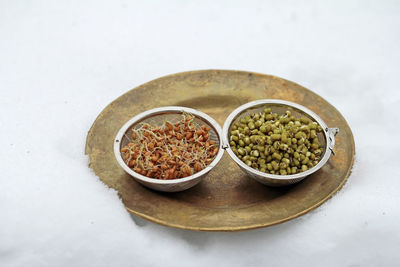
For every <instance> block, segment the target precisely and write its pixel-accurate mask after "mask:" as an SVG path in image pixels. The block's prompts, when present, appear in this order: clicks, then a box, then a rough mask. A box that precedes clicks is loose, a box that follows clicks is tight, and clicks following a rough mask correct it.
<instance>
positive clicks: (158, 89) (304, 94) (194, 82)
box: [86, 70, 355, 231]
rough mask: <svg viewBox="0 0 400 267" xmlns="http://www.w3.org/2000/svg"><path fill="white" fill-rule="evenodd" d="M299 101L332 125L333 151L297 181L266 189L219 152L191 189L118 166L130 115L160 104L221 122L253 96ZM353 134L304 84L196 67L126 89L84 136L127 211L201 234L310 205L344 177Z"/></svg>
mask: <svg viewBox="0 0 400 267" xmlns="http://www.w3.org/2000/svg"><path fill="white" fill-rule="evenodd" d="M263 98H275V99H283V100H288V101H292V102H296V103H299V104H301V105H303V106H305V107H307V108H309V109H311V110H312V111H314V112H315V113H316V114H318V115H319V116H320V117H321V118H322V119H323V120H324V121H325V122H326V124H327V125H328V126H329V127H338V128H339V129H340V132H339V134H338V135H337V136H336V145H335V153H336V155H335V156H331V158H330V159H329V161H328V163H327V164H325V165H324V167H323V168H322V169H320V170H319V171H317V172H316V173H314V174H312V175H310V176H309V177H307V178H306V179H304V180H303V181H301V182H300V183H298V184H295V185H292V186H287V187H281V188H272V187H267V186H265V185H262V184H260V183H258V182H256V181H255V180H253V179H251V178H249V177H247V176H246V175H245V174H244V173H243V172H242V171H241V170H240V169H239V167H238V166H237V165H236V164H235V163H234V162H233V161H232V160H231V159H230V157H229V155H227V153H225V155H224V156H223V158H222V160H221V161H220V162H219V164H218V165H217V166H216V167H215V168H214V169H213V170H212V171H211V172H210V173H209V174H208V176H207V177H206V178H204V180H203V181H202V182H200V183H199V184H198V185H196V186H195V187H193V188H191V189H189V190H186V191H183V192H178V193H160V192H156V191H152V190H150V189H147V188H145V187H143V186H141V185H140V184H139V183H137V182H135V181H134V180H133V178H132V177H131V176H129V175H128V174H126V173H125V172H124V170H123V169H122V168H121V167H120V166H119V165H118V163H117V161H116V159H115V157H114V153H113V140H114V137H115V135H116V134H117V132H118V130H119V129H120V127H121V126H122V125H123V124H124V123H125V122H126V121H127V120H129V119H130V118H131V117H133V116H134V115H136V114H138V113H140V112H143V111H145V110H148V109H152V108H155V107H160V106H186V107H191V108H195V109H198V110H201V111H203V112H205V113H207V114H208V115H210V116H211V117H213V118H215V119H216V120H217V121H218V123H219V124H220V125H223V123H224V120H225V119H226V117H227V116H228V115H229V113H230V112H231V111H233V110H234V109H235V108H236V107H238V106H240V105H242V104H244V103H246V102H249V101H253V100H257V99H263ZM354 151H355V147H354V139H353V135H352V132H351V130H350V127H349V125H348V124H347V122H346V121H345V119H344V118H343V116H342V115H341V114H340V113H339V112H338V111H337V110H336V109H335V108H334V107H333V106H332V105H330V104H329V103H328V102H327V101H326V100H324V99H323V98H321V97H320V96H318V95H316V94H315V93H313V92H311V91H310V90H307V89H306V88H304V87H302V86H300V85H298V84H296V83H293V82H290V81H287V80H284V79H281V78H278V77H275V76H270V75H264V74H258V73H252V72H244V71H226V70H203V71H191V72H184V73H178V74H174V75H169V76H165V77H162V78H159V79H156V80H153V81H151V82H148V83H146V84H143V85H140V86H139V87H137V88H135V89H133V90H131V91H129V92H127V93H126V94H124V95H122V96H121V97H119V98H117V99H116V100H115V101H113V102H112V103H111V104H110V105H108V106H107V107H106V108H105V109H104V110H103V111H102V112H101V113H100V115H99V116H98V117H97V119H96V121H95V122H94V124H93V126H92V127H91V129H90V131H89V133H88V136H87V140H86V154H87V155H89V158H90V164H89V166H90V167H91V168H92V169H93V170H94V172H95V173H96V175H98V177H99V178H100V180H101V181H102V182H103V183H105V184H106V185H108V186H110V187H112V188H114V189H116V190H117V191H118V193H119V195H120V197H121V199H122V201H123V203H124V205H125V207H126V209H127V210H128V211H129V212H131V213H133V214H135V215H138V216H140V217H143V218H145V219H148V220H150V221H153V222H156V223H159V224H162V225H167V226H171V227H176V228H182V229H190V230H200V231H238V230H246V229H253V228H259V227H266V226H270V225H274V224H278V223H282V222H285V221H288V220H290V219H293V218H296V217H298V216H300V215H303V214H305V213H307V212H309V211H310V210H312V209H315V208H316V207H318V206H319V205H321V204H322V203H323V202H325V201H326V200H327V199H329V198H330V197H331V196H332V195H333V194H334V193H335V192H336V191H338V190H339V189H340V188H341V187H342V186H343V184H344V183H345V182H346V180H347V177H348V176H349V175H350V172H351V168H352V166H353V161H354Z"/></svg>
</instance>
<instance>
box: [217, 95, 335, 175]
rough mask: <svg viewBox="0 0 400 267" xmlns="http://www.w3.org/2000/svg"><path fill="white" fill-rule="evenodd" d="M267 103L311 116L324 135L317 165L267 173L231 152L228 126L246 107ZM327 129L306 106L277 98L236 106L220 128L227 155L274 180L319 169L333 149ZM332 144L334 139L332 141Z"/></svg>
mask: <svg viewBox="0 0 400 267" xmlns="http://www.w3.org/2000/svg"><path fill="white" fill-rule="evenodd" d="M268 104H278V105H285V106H288V107H292V108H295V109H298V110H300V111H302V112H304V113H305V114H307V115H309V116H310V117H311V118H313V119H314V120H315V121H316V122H317V123H318V124H319V125H320V126H321V127H322V129H323V133H324V135H325V152H324V156H323V157H322V158H321V160H320V161H319V162H318V164H317V165H315V166H314V167H312V168H311V169H308V170H307V171H304V172H300V173H296V174H290V175H276V174H269V173H264V172H261V171H258V170H256V169H254V168H251V167H249V166H247V165H246V164H245V163H244V162H243V161H241V160H240V159H239V158H238V157H237V156H236V155H235V153H233V151H232V149H231V147H230V144H229V137H228V134H229V128H230V126H231V124H232V122H233V121H234V120H235V119H236V118H237V117H238V116H239V115H240V114H241V113H243V112H244V111H246V110H247V109H250V108H254V107H257V106H262V105H268ZM332 129H333V130H332V131H334V132H333V134H334V135H335V134H336V131H338V130H337V128H332ZM329 130H330V128H328V127H327V125H326V124H325V122H324V121H323V120H322V119H321V118H320V117H319V116H318V115H317V114H315V113H314V112H313V111H311V110H309V109H308V108H306V107H304V106H302V105H299V104H296V103H293V102H289V101H286V100H279V99H261V100H255V101H252V102H248V103H246V104H244V105H241V106H239V107H238V108H236V109H235V110H234V111H232V112H231V113H230V114H229V116H228V118H227V119H226V120H225V123H224V126H223V128H222V142H223V143H224V145H223V148H224V149H225V150H226V151H227V152H228V154H229V156H230V157H231V158H232V159H233V160H234V161H235V162H236V163H237V164H238V165H239V166H240V167H241V168H243V169H245V170H246V171H248V172H250V173H252V174H255V175H258V176H261V177H264V178H269V179H276V180H291V179H300V178H305V177H306V176H308V175H310V174H312V173H314V172H316V171H317V170H319V169H320V168H321V167H322V166H323V165H324V164H325V163H326V162H327V161H328V159H329V157H330V156H331V154H332V151H331V149H333V147H332V146H331V144H329V140H330V138H332V136H330V135H329ZM333 145H334V141H333Z"/></svg>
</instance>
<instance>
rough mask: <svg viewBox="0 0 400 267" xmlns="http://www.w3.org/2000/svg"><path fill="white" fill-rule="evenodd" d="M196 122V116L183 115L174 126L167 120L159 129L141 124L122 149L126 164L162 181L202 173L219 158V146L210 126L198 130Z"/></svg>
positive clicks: (140, 172)
mask: <svg viewBox="0 0 400 267" xmlns="http://www.w3.org/2000/svg"><path fill="white" fill-rule="evenodd" d="M193 121H194V117H193V115H191V114H188V113H182V119H181V120H180V121H178V122H177V123H174V124H173V123H171V122H169V121H166V122H165V123H164V125H162V126H161V127H157V126H152V125H150V124H147V123H142V124H141V126H140V127H139V128H137V129H134V130H133V132H132V134H131V137H130V143H128V144H127V145H126V146H125V147H123V148H122V149H121V153H122V156H123V158H124V161H125V163H126V164H127V165H128V166H129V168H131V169H132V170H133V171H135V172H137V173H139V174H141V175H144V176H147V177H150V178H155V179H163V180H169V179H179V178H183V177H187V176H190V175H193V174H194V173H196V172H199V171H201V170H203V169H204V168H205V167H206V166H207V165H209V164H210V163H211V162H212V161H213V159H214V158H215V156H216V155H217V153H218V150H219V149H218V144H217V143H216V141H214V140H211V139H210V128H209V127H207V126H206V125H202V126H201V127H197V126H196V125H195V124H194V123H193Z"/></svg>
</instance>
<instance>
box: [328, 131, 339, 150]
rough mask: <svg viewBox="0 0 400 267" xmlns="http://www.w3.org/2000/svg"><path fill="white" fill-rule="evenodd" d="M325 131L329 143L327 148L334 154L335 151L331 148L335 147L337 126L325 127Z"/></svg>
mask: <svg viewBox="0 0 400 267" xmlns="http://www.w3.org/2000/svg"><path fill="white" fill-rule="evenodd" d="M325 131H326V132H327V133H328V138H329V142H328V143H329V144H328V148H329V150H330V151H331V152H332V154H333V155H335V151H334V150H333V148H334V147H335V136H336V135H337V134H338V132H339V128H326V129H325Z"/></svg>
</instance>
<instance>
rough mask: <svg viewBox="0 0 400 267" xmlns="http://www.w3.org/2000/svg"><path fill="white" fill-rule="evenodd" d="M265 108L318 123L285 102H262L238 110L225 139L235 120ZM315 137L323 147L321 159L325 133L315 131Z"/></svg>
mask: <svg viewBox="0 0 400 267" xmlns="http://www.w3.org/2000/svg"><path fill="white" fill-rule="evenodd" d="M265 108H271V109H272V112H274V113H277V114H279V115H281V114H285V112H286V111H287V110H288V111H290V112H291V113H292V115H293V116H294V117H296V118H300V117H306V118H308V119H309V120H310V121H311V122H316V123H318V121H316V120H315V119H314V118H313V117H312V116H311V115H310V114H308V113H306V112H304V111H302V110H300V109H298V108H296V107H292V106H289V105H286V104H280V103H262V104H258V105H254V106H252V107H249V108H247V109H245V110H243V111H241V112H239V113H238V114H237V115H236V116H235V117H234V118H233V119H232V121H231V122H230V124H229V128H228V129H229V130H228V132H227V139H226V140H230V133H231V130H232V129H231V128H232V126H233V125H234V124H235V123H236V122H238V121H239V120H240V119H241V118H243V117H244V116H246V115H249V116H250V115H251V114H254V113H261V112H263V111H264V109H265ZM318 125H320V123H318ZM320 126H321V127H322V129H324V126H322V125H320ZM317 138H318V140H319V142H320V143H321V147H322V149H323V152H322V154H321V155H322V156H321V159H322V157H323V155H324V154H325V152H326V149H327V139H326V135H325V134H324V133H323V132H320V133H317ZM231 155H232V156H233V157H234V160H235V161H236V162H238V161H240V162H241V159H239V158H238V157H237V156H236V155H235V154H234V153H231ZM314 168H315V166H314V167H313V168H312V169H314ZM248 169H250V170H251V171H253V170H254V171H256V169H253V168H251V167H248ZM299 174H301V173H299ZM262 175H263V176H266V177H269V176H273V177H275V178H282V177H285V176H286V175H271V174H267V173H262ZM287 176H290V175H287Z"/></svg>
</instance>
